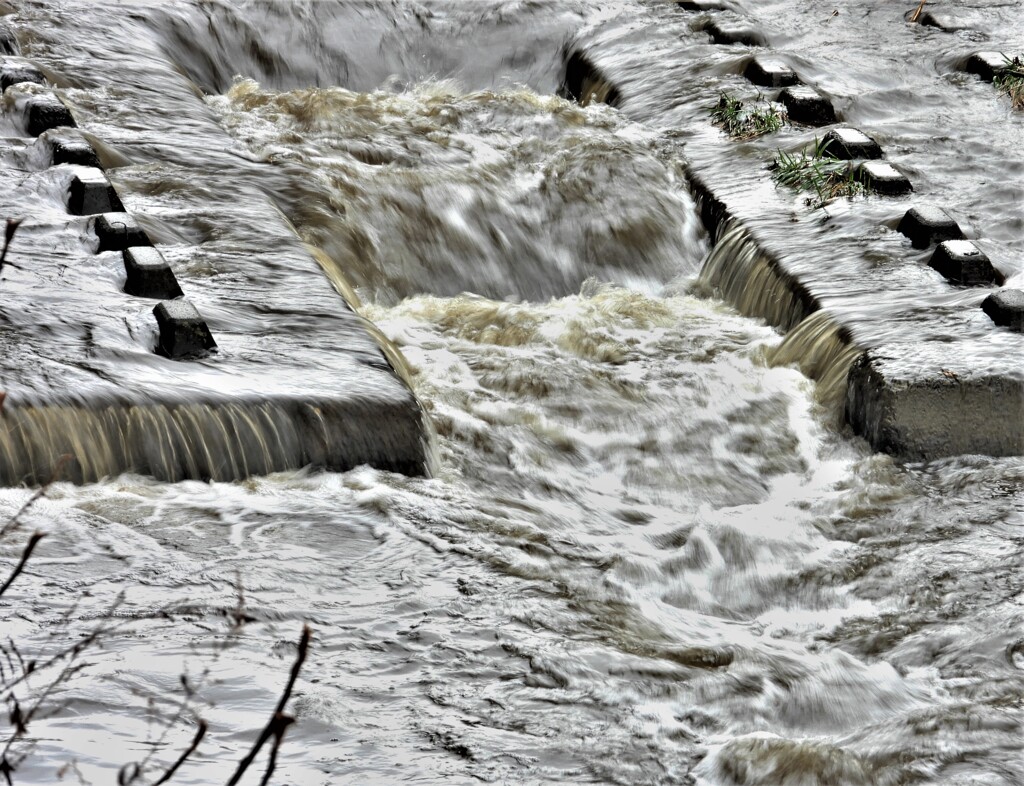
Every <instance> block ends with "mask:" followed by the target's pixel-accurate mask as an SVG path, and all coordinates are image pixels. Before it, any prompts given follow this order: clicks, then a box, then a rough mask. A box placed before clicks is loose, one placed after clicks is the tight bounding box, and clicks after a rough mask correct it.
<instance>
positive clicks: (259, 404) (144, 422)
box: [0, 396, 428, 486]
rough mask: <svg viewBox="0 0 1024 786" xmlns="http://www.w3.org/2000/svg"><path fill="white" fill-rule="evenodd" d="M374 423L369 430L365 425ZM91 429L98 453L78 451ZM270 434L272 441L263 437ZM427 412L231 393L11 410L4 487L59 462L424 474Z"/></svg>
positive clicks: (168, 474)
mask: <svg viewBox="0 0 1024 786" xmlns="http://www.w3.org/2000/svg"><path fill="white" fill-rule="evenodd" d="M370 422H372V423H373V429H372V431H370V430H368V429H367V428H366V424H367V423H370ZM76 433H77V434H88V435H89V439H90V444H91V446H92V449H91V450H90V451H89V452H88V453H83V452H81V451H76V450H74V444H73V441H72V435H74V434H76ZM266 434H272V435H273V439H270V440H268V439H266V438H265V436H266ZM423 434H424V425H423V413H422V411H421V410H420V408H419V406H418V405H417V404H416V401H415V399H413V398H412V397H411V396H410V397H407V398H405V399H393V400H386V399H380V398H366V399H359V398H353V399H324V398H315V397H308V398H305V399H298V398H291V399H289V398H282V397H276V398H273V399H257V398H249V399H232V400H230V401H226V400H222V399H218V398H210V399H207V400H204V401H189V402H184V401H174V400H167V401H163V402H134V401H131V400H126V401H123V402H114V403H111V402H105V403H102V404H98V405H93V406H90V405H86V404H70V403H69V404H64V405H59V404H49V405H39V406H35V405H28V404H26V405H20V406H17V405H12V404H11V402H10V401H8V402H7V405H6V406H5V407H4V416H3V418H0V485H4V486H20V485H24V484H28V485H39V484H42V483H46V482H48V481H49V480H50V479H51V476H52V473H53V461H54V460H55V459H56V458H57V457H59V456H61V455H62V454H70V455H72V456H73V457H72V459H71V460H70V461H69V462H68V463H66V464H65V465H64V467H63V470H62V474H61V477H62V479H66V480H68V481H70V482H72V483H93V482H96V481H98V480H101V479H102V478H105V477H114V476H117V475H120V474H121V473H124V472H136V473H139V474H143V475H149V476H151V477H154V478H156V479H157V480H164V481H171V482H177V481H181V480H186V479H199V480H215V481H233V480H241V479H243V478H247V477H249V476H251V475H265V474H268V473H271V472H281V471H285V470H294V469H297V468H300V467H311V468H313V469H324V470H330V471H335V472H344V471H347V470H350V469H353V468H354V467H357V466H360V465H363V464H367V465H370V466H373V467H378V468H381V469H387V470H390V471H393V472H401V473H404V474H406V475H423V474H425V471H426V469H427V464H428V446H427V444H426V443H425V442H424V441H423V439H422V435H423Z"/></svg>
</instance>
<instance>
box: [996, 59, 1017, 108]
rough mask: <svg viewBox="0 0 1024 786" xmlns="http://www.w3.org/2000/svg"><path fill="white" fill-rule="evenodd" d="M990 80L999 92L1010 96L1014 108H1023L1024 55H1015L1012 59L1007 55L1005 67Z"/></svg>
mask: <svg viewBox="0 0 1024 786" xmlns="http://www.w3.org/2000/svg"><path fill="white" fill-rule="evenodd" d="M1003 56H1004V57H1006V56H1005V55H1003ZM992 82H993V84H994V85H995V86H996V89H998V90H999V92H1000V93H1003V94H1004V95H1007V96H1009V97H1010V102H1011V103H1012V104H1013V108H1014V109H1024V56H1022V55H1017V56H1016V57H1015V58H1013V59H1012V60H1011V59H1010V58H1008V57H1007V58H1006V69H1005V70H1003V71H1000V72H999V73H998V74H997V75H996V78H995V79H993V80H992Z"/></svg>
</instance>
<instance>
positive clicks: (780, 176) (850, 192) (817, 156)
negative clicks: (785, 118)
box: [771, 140, 870, 208]
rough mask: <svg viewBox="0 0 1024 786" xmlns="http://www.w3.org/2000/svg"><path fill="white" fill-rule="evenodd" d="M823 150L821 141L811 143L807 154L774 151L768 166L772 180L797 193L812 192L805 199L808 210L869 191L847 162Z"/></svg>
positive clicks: (804, 152) (803, 152) (802, 152)
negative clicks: (812, 146) (811, 148)
mask: <svg viewBox="0 0 1024 786" xmlns="http://www.w3.org/2000/svg"><path fill="white" fill-rule="evenodd" d="M824 148H825V145H824V143H823V142H818V141H817V140H815V144H814V150H813V151H812V152H811V153H807V152H806V151H801V152H799V153H787V152H785V151H784V150H780V151H778V154H777V155H776V156H775V160H774V161H772V164H771V170H772V179H773V180H774V181H775V182H776V183H778V184H779V185H783V186H789V187H790V188H793V189H796V190H797V191H813V192H814V196H813V197H808V198H807V204H808V206H810V207H812V208H819V207H824V206H825V205H827V204H828V203H829V202H832V201H833V200H835V199H838V198H839V197H854V196H858V195H860V194H866V193H867V192H868V191H869V190H870V189H869V187H868V185H867V183H865V182H864V181H862V180H860V179H859V178H858V177H857V173H856V170H855V169H854V167H853V166H852V165H851V164H850V162H849V161H840V160H838V159H835V158H832V157H831V156H827V155H825V154H824Z"/></svg>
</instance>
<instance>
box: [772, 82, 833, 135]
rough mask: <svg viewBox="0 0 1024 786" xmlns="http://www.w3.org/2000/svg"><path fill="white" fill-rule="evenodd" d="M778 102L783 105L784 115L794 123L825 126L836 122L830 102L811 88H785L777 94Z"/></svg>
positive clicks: (801, 86)
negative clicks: (784, 108)
mask: <svg viewBox="0 0 1024 786" xmlns="http://www.w3.org/2000/svg"><path fill="white" fill-rule="evenodd" d="M779 101H781V102H782V103H783V104H784V105H785V107H786V113H787V114H788V115H789V119H790V120H791V121H793V122H794V123H804V124H805V125H809V126H827V125H828V124H829V123H834V122H836V112H835V109H833V108H832V102H831V101H829V100H828V98H826V97H825V96H823V95H822V94H821V93H819V92H818V91H817V90H815V89H814V88H813V87H806V86H803V85H800V86H795V87H787V88H786V89H785V90H783V91H782V93H780V94H779Z"/></svg>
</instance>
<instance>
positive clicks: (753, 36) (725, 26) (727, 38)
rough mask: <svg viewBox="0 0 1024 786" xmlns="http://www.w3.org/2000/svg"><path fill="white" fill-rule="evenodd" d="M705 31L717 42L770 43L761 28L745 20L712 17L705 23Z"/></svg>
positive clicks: (749, 44)
mask: <svg viewBox="0 0 1024 786" xmlns="http://www.w3.org/2000/svg"><path fill="white" fill-rule="evenodd" d="M704 32H705V33H707V34H708V35H710V36H711V39H712V40H713V41H714V42H715V43H716V44H745V45H746V46H767V45H768V39H767V38H765V36H764V34H763V33H762V32H761V31H760V30H758V29H756V28H755V27H753V26H751V25H749V24H745V23H743V22H728V21H725V20H721V19H712V20H711V21H709V22H708V23H707V24H706V25H704Z"/></svg>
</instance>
